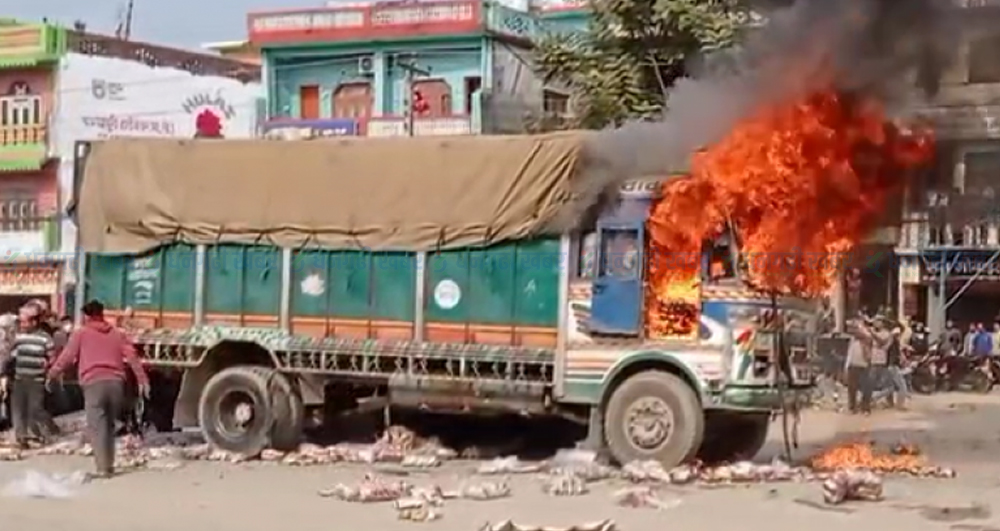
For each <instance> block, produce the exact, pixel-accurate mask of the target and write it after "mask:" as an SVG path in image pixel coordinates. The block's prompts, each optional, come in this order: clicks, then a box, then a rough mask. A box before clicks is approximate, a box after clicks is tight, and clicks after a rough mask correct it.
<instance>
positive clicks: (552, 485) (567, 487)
mask: <svg viewBox="0 0 1000 531" xmlns="http://www.w3.org/2000/svg"><path fill="white" fill-rule="evenodd" d="M542 492H544V493H546V494H549V495H552V496H582V495H584V494H587V493H588V492H590V490H589V489H588V488H587V481H586V480H585V479H583V478H582V477H580V476H578V475H576V474H573V473H571V472H562V473H558V474H552V475H549V476H548V477H547V478H545V480H544V481H543V483H542Z"/></svg>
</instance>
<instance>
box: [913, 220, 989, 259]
mask: <svg viewBox="0 0 1000 531" xmlns="http://www.w3.org/2000/svg"><path fill="white" fill-rule="evenodd" d="M901 232H902V234H901V237H900V239H899V246H898V248H899V249H900V250H909V251H916V250H922V249H935V248H942V247H960V248H963V249H996V248H997V247H1000V222H996V221H983V222H979V223H969V224H964V225H963V224H953V223H943V224H939V223H932V222H930V221H927V220H926V219H919V217H918V218H916V219H912V218H911V219H910V220H909V221H907V222H906V223H904V224H903V227H902V231H901Z"/></svg>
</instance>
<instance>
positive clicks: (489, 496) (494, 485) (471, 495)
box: [459, 479, 511, 501]
mask: <svg viewBox="0 0 1000 531" xmlns="http://www.w3.org/2000/svg"><path fill="white" fill-rule="evenodd" d="M510 493H511V490H510V482H509V481H507V480H506V479H504V480H503V481H487V482H484V483H472V484H469V485H465V486H463V487H462V488H461V489H460V490H459V496H461V497H462V498H465V499H467V500H479V501H487V500H496V499H499V498H506V497H508V496H510Z"/></svg>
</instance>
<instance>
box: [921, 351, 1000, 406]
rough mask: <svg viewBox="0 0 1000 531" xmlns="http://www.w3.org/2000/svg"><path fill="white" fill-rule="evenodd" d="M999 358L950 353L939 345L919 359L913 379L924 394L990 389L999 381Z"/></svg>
mask: <svg viewBox="0 0 1000 531" xmlns="http://www.w3.org/2000/svg"><path fill="white" fill-rule="evenodd" d="M998 374H1000V371H998V370H997V361H996V360H995V359H993V357H987V358H980V357H973V356H966V355H961V354H959V355H947V354H945V353H944V352H943V351H942V350H941V349H940V348H939V346H938V345H937V344H935V345H932V347H931V348H930V349H929V351H928V353H927V354H926V355H925V356H923V357H921V358H919V359H918V360H917V362H916V363H915V365H914V367H913V371H912V373H911V376H910V382H911V385H912V386H913V390H914V391H915V392H917V393H921V394H932V393H936V392H942V391H967V392H975V393H987V392H989V391H990V390H991V389H992V388H993V386H994V385H995V382H996V375H998Z"/></svg>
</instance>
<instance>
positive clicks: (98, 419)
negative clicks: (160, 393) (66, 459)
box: [48, 300, 149, 478]
mask: <svg viewBox="0 0 1000 531" xmlns="http://www.w3.org/2000/svg"><path fill="white" fill-rule="evenodd" d="M82 309H83V314H84V316H85V321H84V324H83V326H82V327H80V328H79V329H78V330H76V331H74V332H73V334H72V335H71V336H70V338H69V343H67V345H66V348H64V349H63V351H62V353H60V354H59V357H58V358H57V359H56V362H55V363H54V364H53V365H52V368H51V369H49V372H48V379H49V381H52V380H54V379H56V378H58V377H59V376H60V375H61V374H62V372H63V371H64V370H66V369H67V368H68V367H69V366H70V365H73V364H74V363H77V364H78V365H79V379H80V384H81V385H82V386H83V401H84V409H85V411H86V417H87V430H88V432H89V434H90V439H91V444H92V445H93V447H94V461H95V464H96V468H97V476H98V477H105V478H106V477H111V476H112V475H113V474H114V459H115V421H116V420H117V419H118V416H119V415H120V413H121V408H122V401H123V400H124V396H125V365H126V364H127V365H128V366H129V368H130V369H131V370H132V373H133V374H134V375H135V378H136V381H137V382H138V384H139V392H140V394H141V395H142V396H143V397H144V398H148V397H149V377H148V376H147V375H146V370H145V369H143V367H142V363H141V362H140V361H139V357H138V356H137V355H136V353H135V348H134V347H133V346H132V342H131V341H130V340H129V339H128V337H127V336H126V335H125V334H123V333H122V332H121V330H119V329H117V328H115V327H114V326H112V325H111V324H110V323H108V322H107V321H105V320H104V305H103V304H101V303H100V302H99V301H96V300H95V301H90V302H88V303H87V304H85V305H84V306H83V308H82Z"/></svg>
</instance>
